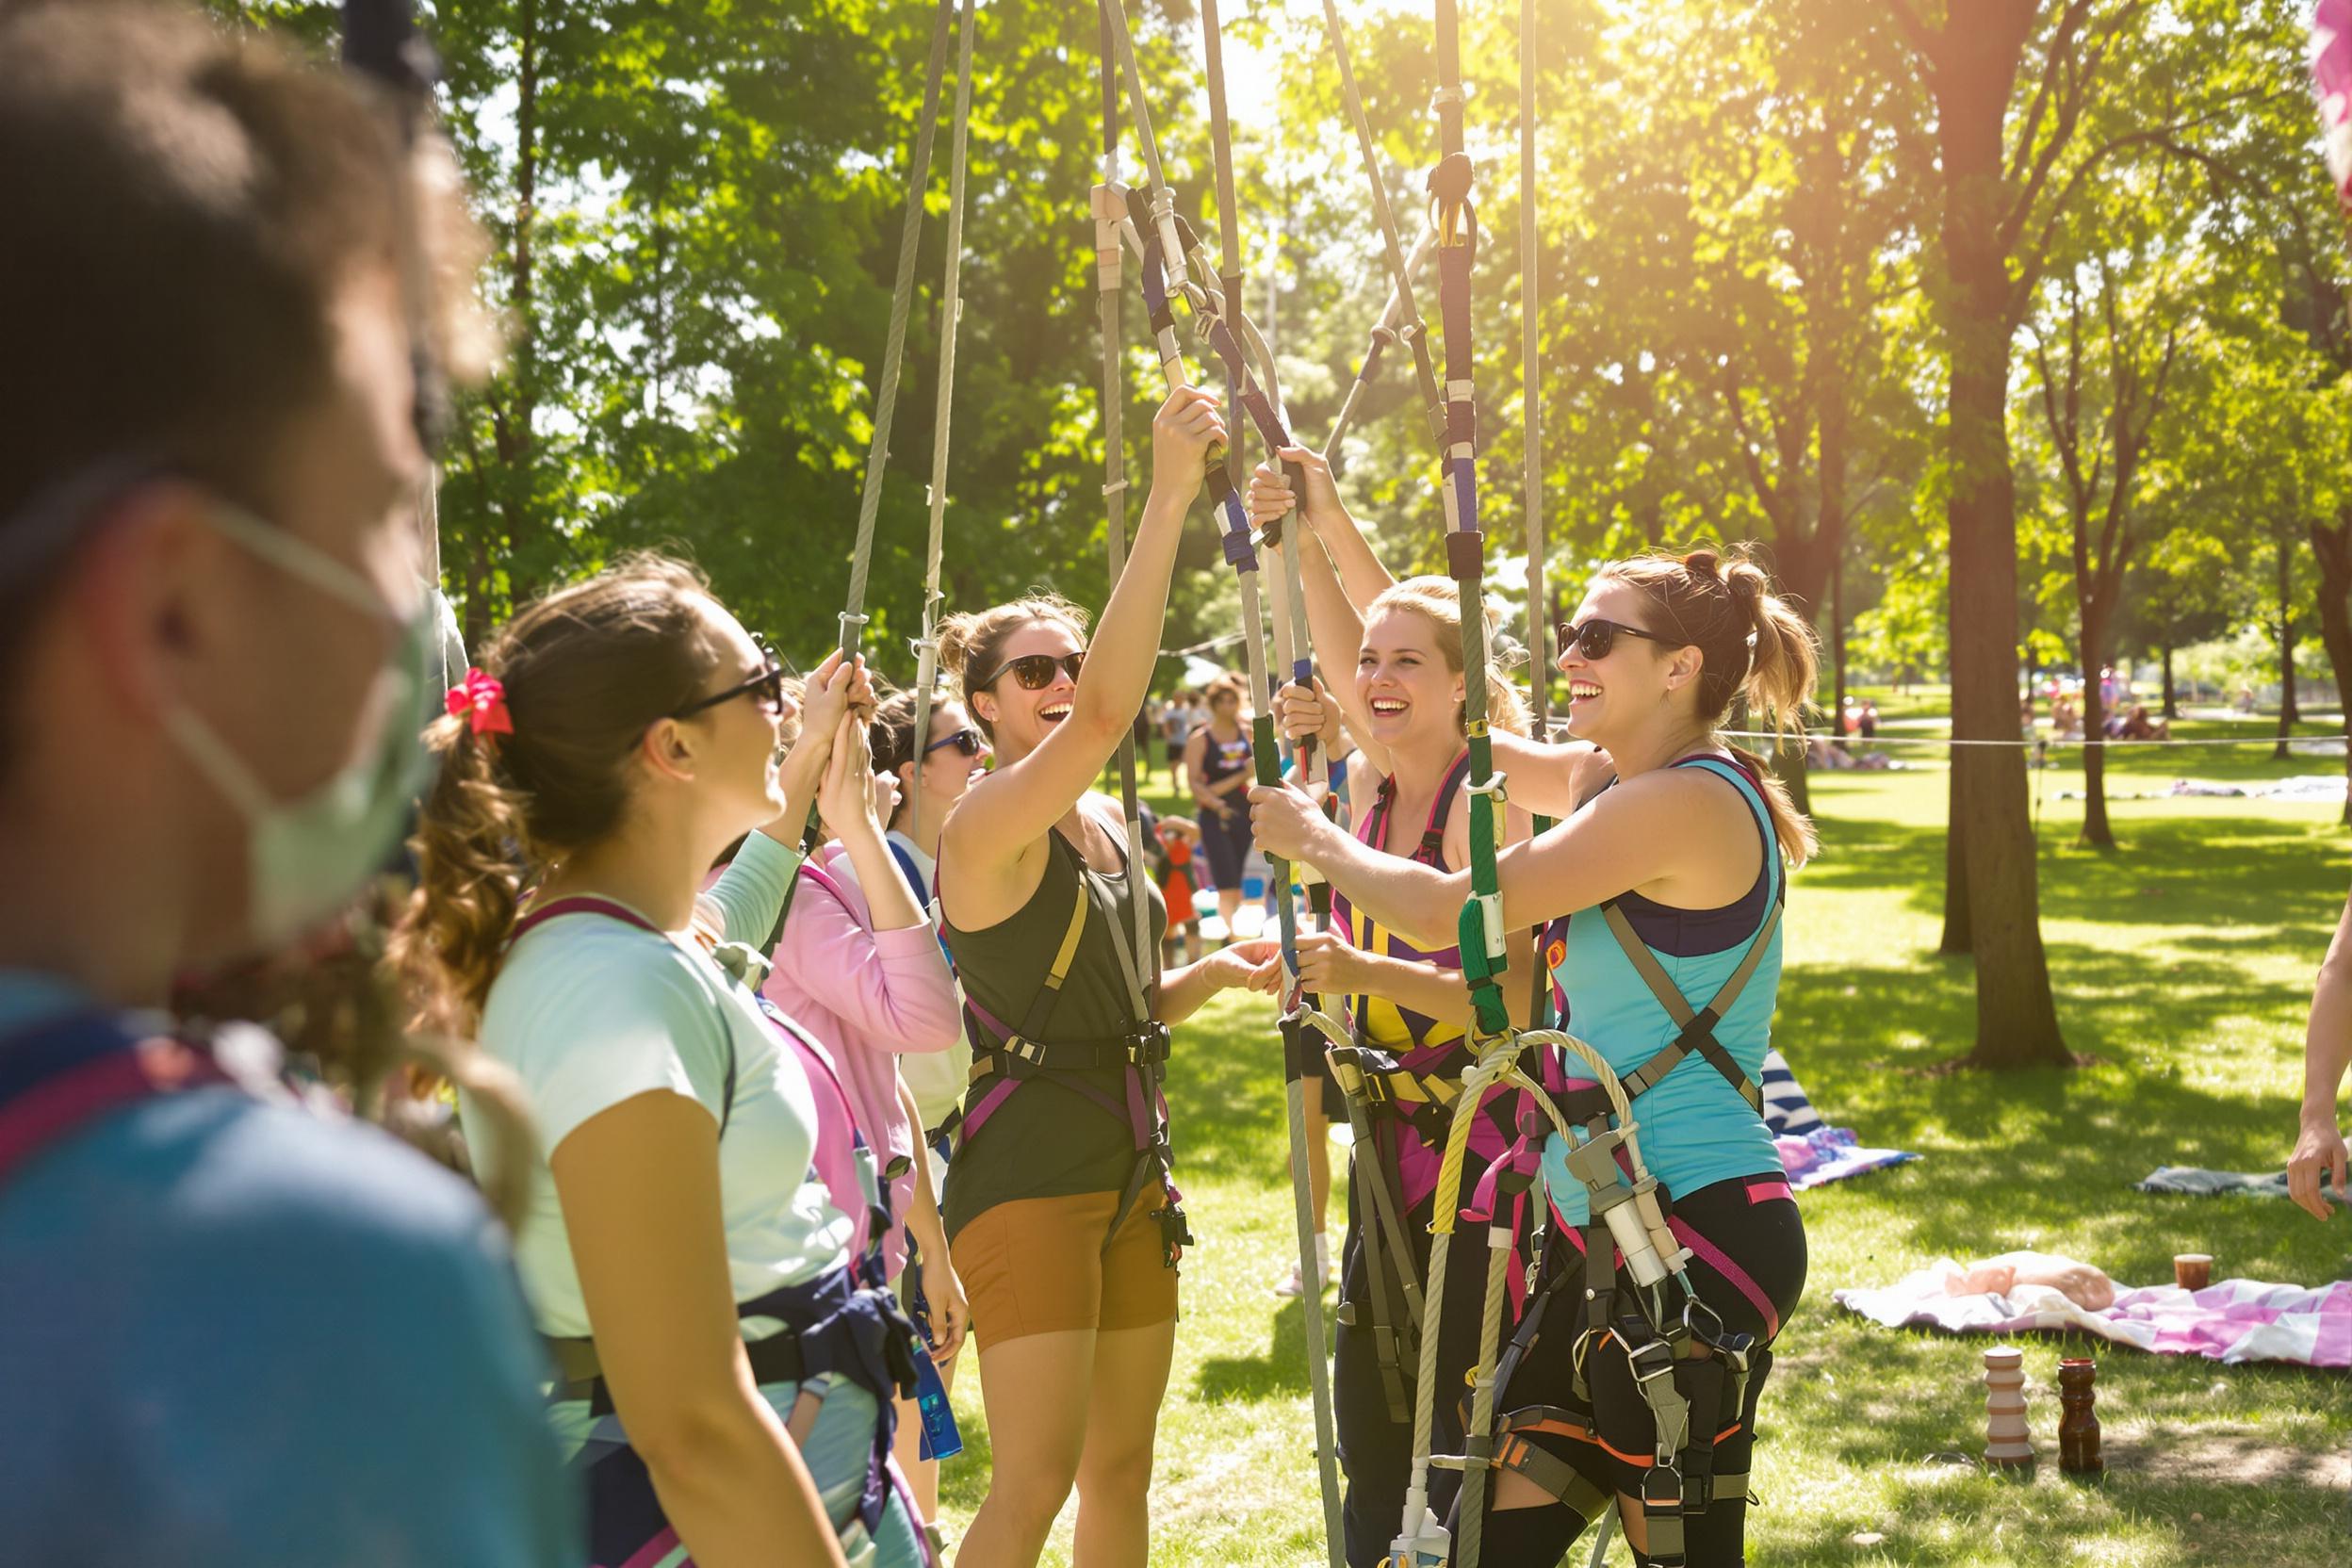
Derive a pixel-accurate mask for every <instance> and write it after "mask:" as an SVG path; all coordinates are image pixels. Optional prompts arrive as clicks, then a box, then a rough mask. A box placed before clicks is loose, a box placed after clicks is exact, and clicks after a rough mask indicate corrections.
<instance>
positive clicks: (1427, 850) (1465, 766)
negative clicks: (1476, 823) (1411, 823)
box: [1413, 750, 1470, 866]
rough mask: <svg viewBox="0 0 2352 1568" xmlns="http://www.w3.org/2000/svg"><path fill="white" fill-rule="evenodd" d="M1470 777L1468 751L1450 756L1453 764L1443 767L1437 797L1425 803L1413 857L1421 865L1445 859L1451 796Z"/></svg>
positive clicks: (1452, 804) (1437, 864) (1439, 864)
mask: <svg viewBox="0 0 2352 1568" xmlns="http://www.w3.org/2000/svg"><path fill="white" fill-rule="evenodd" d="M1469 776H1470V753H1469V752H1468V751H1467V750H1464V751H1463V752H1462V755H1461V756H1460V757H1457V758H1455V759H1454V765H1453V766H1452V767H1450V768H1447V769H1446V778H1445V781H1444V782H1443V783H1441V784H1439V785H1438V787H1437V798H1436V799H1435V800H1432V801H1430V802H1429V825H1428V826H1426V827H1424V828H1422V830H1421V852H1420V854H1419V855H1416V856H1415V857H1413V858H1415V859H1417V860H1420V861H1421V862H1422V863H1423V864H1424V865H1430V866H1442V865H1443V864H1444V863H1445V859H1446V823H1447V822H1448V821H1449V820H1450V819H1451V818H1452V816H1453V814H1454V796H1456V795H1458V794H1460V793H1462V781H1463V780H1464V779H1466V778H1468V777H1469Z"/></svg>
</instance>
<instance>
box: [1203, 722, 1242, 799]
mask: <svg viewBox="0 0 2352 1568" xmlns="http://www.w3.org/2000/svg"><path fill="white" fill-rule="evenodd" d="M1201 737H1202V739H1203V741H1204V744H1203V745H1202V746H1201V782H1202V783H1204V784H1221V783H1223V782H1224V781H1225V780H1226V779H1228V778H1231V777H1233V775H1235V774H1237V773H1247V772H1248V771H1249V770H1250V765H1251V759H1250V732H1249V731H1248V730H1246V729H1245V730H1243V731H1242V732H1241V733H1240V734H1238V735H1236V736H1234V737H1233V739H1232V740H1230V741H1220V740H1218V739H1217V731H1216V730H1215V729H1213V728H1211V727H1209V726H1207V725H1205V724H1204V725H1202V726H1201Z"/></svg>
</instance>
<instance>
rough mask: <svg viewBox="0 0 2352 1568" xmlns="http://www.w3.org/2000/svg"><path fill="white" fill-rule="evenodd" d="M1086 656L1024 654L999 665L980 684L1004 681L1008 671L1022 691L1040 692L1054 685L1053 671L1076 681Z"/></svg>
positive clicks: (1082, 654)
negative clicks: (994, 671)
mask: <svg viewBox="0 0 2352 1568" xmlns="http://www.w3.org/2000/svg"><path fill="white" fill-rule="evenodd" d="M1085 664H1086V654H1085V653H1083V652H1080V653H1065V654H1063V655H1062V656H1061V657H1060V658H1058V659H1057V658H1055V657H1054V655H1052V654H1050V653H1024V654H1022V655H1021V657H1020V658H1019V659H1007V660H1006V661H1005V662H1004V663H1002V664H999V665H998V666H997V667H996V673H995V674H994V675H992V676H990V677H988V679H986V680H984V681H982V682H981V683H980V684H981V685H982V686H993V685H995V684H996V683H997V682H998V681H1000V680H1002V679H1004V678H1005V672H1006V671H1008V670H1009V671H1010V672H1011V673H1012V677H1013V678H1014V679H1015V680H1018V681H1020V682H1021V690H1022V691H1024V692H1042V691H1044V690H1045V689H1046V688H1047V687H1048V686H1051V685H1053V684H1054V671H1055V670H1060V671H1062V672H1063V673H1064V674H1066V675H1068V676H1069V677H1070V679H1072V680H1076V679H1077V678H1078V671H1079V670H1080V669H1081V668H1082V667H1083V666H1084V665H1085Z"/></svg>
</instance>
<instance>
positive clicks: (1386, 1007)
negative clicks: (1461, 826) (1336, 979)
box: [1331, 750, 1470, 1070]
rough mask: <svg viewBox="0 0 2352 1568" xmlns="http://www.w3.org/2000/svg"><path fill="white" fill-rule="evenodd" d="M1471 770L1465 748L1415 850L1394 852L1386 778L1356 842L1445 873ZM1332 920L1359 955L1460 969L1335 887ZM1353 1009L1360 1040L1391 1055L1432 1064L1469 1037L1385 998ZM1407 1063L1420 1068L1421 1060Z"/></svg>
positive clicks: (1366, 999) (1449, 955)
mask: <svg viewBox="0 0 2352 1568" xmlns="http://www.w3.org/2000/svg"><path fill="white" fill-rule="evenodd" d="M1469 772H1470V753H1469V752H1468V751H1466V750H1465V751H1464V752H1463V753H1462V755H1461V756H1460V757H1459V758H1457V759H1455V760H1454V763H1453V765H1452V766H1451V767H1449V768H1447V769H1446V778H1445V782H1443V783H1441V784H1440V785H1439V786H1438V787H1437V798H1436V799H1434V800H1432V801H1431V802H1430V803H1429V821H1428V822H1427V823H1426V824H1425V825H1423V827H1422V829H1421V838H1420V841H1418V842H1417V843H1415V844H1414V845H1413V847H1412V848H1411V849H1407V850H1397V851H1394V852H1391V851H1389V847H1388V832H1389V819H1390V818H1391V817H1393V816H1395V815H1396V808H1397V780H1396V779H1395V778H1394V777H1389V776H1383V777H1382V778H1381V779H1380V798H1379V799H1378V800H1377V801H1376V802H1375V803H1374V805H1373V807H1372V809H1370V810H1369V811H1366V812H1365V813H1364V820H1363V821H1362V822H1361V823H1359V824H1357V825H1356V837H1357V839H1358V840H1360V841H1363V842H1364V843H1365V844H1368V845H1370V846H1371V847H1372V848H1374V849H1377V850H1380V851H1382V852H1384V853H1397V854H1401V855H1403V856H1404V857H1405V858H1407V859H1409V860H1416V861H1418V862H1420V863H1421V864H1422V865H1425V866H1432V867H1434V868H1436V869H1437V870H1439V871H1444V870H1446V819H1447V818H1448V817H1450V816H1451V815H1452V814H1453V805H1454V797H1455V796H1456V795H1457V794H1459V793H1461V792H1462V779H1463V778H1465V777H1466V776H1468V775H1469ZM1331 920H1332V922H1333V923H1334V924H1335V925H1336V926H1337V927H1338V928H1339V929H1340V930H1341V931H1344V932H1345V933H1347V937H1348V941H1349V942H1350V943H1351V944H1353V945H1354V946H1355V948H1356V949H1357V950H1358V951H1359V952H1363V953H1373V954H1378V955H1380V956H1381V957H1384V958H1400V959H1404V960H1406V961H1408V962H1413V963H1429V964H1435V965H1437V966H1438V967H1439V968H1440V969H1452V970H1458V969H1460V968H1462V950H1461V949H1460V948H1459V947H1446V948H1440V949H1435V950H1432V951H1428V952H1425V951H1423V950H1422V949H1420V948H1417V947H1415V946H1413V944H1412V943H1411V942H1409V941H1407V940H1406V939H1404V938H1402V937H1400V936H1398V935H1397V933H1396V932H1394V931H1391V930H1390V929H1388V927H1386V926H1384V925H1382V924H1380V922H1378V921H1376V920H1374V919H1373V918H1372V917H1371V916H1370V915H1368V914H1366V913H1364V911H1363V910H1362V909H1359V908H1357V907H1355V906H1354V905H1353V904H1350V903H1349V902H1348V895H1347V894H1346V893H1343V892H1341V891H1340V890H1338V889H1336V888H1334V889H1332V890H1331ZM1350 1005H1351V1006H1352V1008H1353V1010H1354V1023H1355V1026H1356V1035H1357V1037H1358V1038H1359V1039H1360V1040H1362V1041H1363V1042H1364V1044H1366V1045H1372V1046H1378V1047H1379V1048H1380V1050H1382V1051H1387V1052H1392V1053H1397V1054H1406V1053H1412V1054H1420V1055H1423V1056H1425V1057H1426V1059H1427V1060H1428V1061H1429V1062H1430V1063H1432V1064H1434V1063H1435V1062H1436V1061H1438V1060H1439V1059H1440V1058H1441V1057H1442V1056H1444V1055H1446V1054H1448V1053H1447V1052H1446V1049H1445V1048H1446V1047H1449V1046H1454V1045H1458V1044H1459V1043H1460V1042H1461V1040H1462V1036H1463V1034H1464V1033H1466V1031H1465V1030H1464V1029H1463V1028H1462V1025H1461V1024H1459V1023H1447V1022H1441V1021H1438V1020H1436V1019H1433V1018H1430V1017H1429V1016H1428V1015H1427V1014H1424V1013H1416V1012H1414V1011H1413V1010H1412V1009H1411V1008H1407V1007H1400V1006H1398V1005H1397V1004H1396V1003H1394V1002H1391V1001H1390V1000H1389V999H1388V998H1386V997H1384V996H1359V997H1355V998H1353V999H1351V1003H1350ZM1406 1065H1408V1066H1411V1067H1413V1068H1414V1069H1415V1070H1419V1069H1420V1063H1419V1062H1418V1061H1413V1062H1408V1063H1407V1064H1406Z"/></svg>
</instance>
